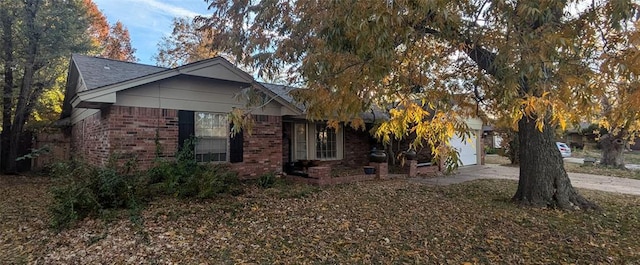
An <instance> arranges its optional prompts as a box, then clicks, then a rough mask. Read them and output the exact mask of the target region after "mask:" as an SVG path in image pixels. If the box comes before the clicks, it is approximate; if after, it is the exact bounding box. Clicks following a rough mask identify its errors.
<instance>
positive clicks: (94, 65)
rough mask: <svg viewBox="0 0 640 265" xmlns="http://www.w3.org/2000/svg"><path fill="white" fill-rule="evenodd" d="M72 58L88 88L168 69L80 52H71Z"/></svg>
mask: <svg viewBox="0 0 640 265" xmlns="http://www.w3.org/2000/svg"><path fill="white" fill-rule="evenodd" d="M72 58H73V61H74V62H75V63H76V66H77V68H78V71H79V72H80V75H82V79H83V80H84V82H85V85H86V86H87V89H88V90H91V89H95V88H99V87H103V86H107V85H112V84H116V83H120V82H123V81H127V80H131V79H134V78H138V77H142V76H146V75H150V74H154V73H158V72H162V71H166V70H168V68H163V67H157V66H152V65H145V64H139V63H130V62H123V61H117V60H112V59H107V58H100V57H92V56H86V55H80V54H73V55H72Z"/></svg>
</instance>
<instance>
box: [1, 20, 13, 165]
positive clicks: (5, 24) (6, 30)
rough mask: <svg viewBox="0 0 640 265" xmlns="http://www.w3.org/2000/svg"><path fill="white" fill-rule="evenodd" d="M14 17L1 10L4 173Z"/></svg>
mask: <svg viewBox="0 0 640 265" xmlns="http://www.w3.org/2000/svg"><path fill="white" fill-rule="evenodd" d="M12 18H13V15H12V14H9V12H8V11H7V9H5V8H2V9H1V10H0V19H1V22H2V48H3V49H2V55H3V56H2V59H3V64H2V65H3V66H4V71H3V73H4V84H3V87H2V133H1V134H0V146H1V149H0V168H1V169H2V170H3V171H4V170H5V169H6V168H7V166H8V163H9V160H8V157H9V144H10V139H11V138H10V136H11V108H12V107H13V66H14V64H15V62H14V61H13V39H12V38H13V20H12Z"/></svg>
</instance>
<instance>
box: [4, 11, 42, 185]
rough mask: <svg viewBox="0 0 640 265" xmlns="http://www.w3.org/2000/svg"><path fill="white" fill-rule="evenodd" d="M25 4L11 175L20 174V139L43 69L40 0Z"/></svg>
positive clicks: (12, 141) (11, 137)
mask: <svg viewBox="0 0 640 265" xmlns="http://www.w3.org/2000/svg"><path fill="white" fill-rule="evenodd" d="M25 4H26V5H25V17H24V22H25V27H26V30H27V31H28V32H27V33H28V34H27V36H28V37H27V46H26V60H25V62H24V72H23V75H22V82H21V84H20V93H19V94H18V100H17V103H16V109H15V113H14V115H13V122H12V123H11V131H10V137H9V138H10V139H9V153H8V156H7V166H6V168H5V172H6V173H10V174H11V173H16V172H18V167H17V166H18V163H17V161H16V159H17V158H18V149H19V148H18V147H19V145H20V137H21V135H22V133H23V131H24V125H25V123H26V122H27V119H28V117H29V115H30V114H31V110H30V106H32V104H31V103H30V102H29V101H30V100H31V98H32V97H31V96H32V93H34V92H33V83H34V77H35V74H36V71H38V69H40V68H41V67H42V66H41V65H40V64H39V63H37V62H36V59H37V57H38V44H39V43H38V42H39V41H40V34H41V32H40V31H39V30H38V28H37V26H36V21H35V20H36V17H37V15H38V11H39V8H40V4H41V3H40V1H38V0H31V1H27V2H26V3H25ZM3 148H4V147H3Z"/></svg>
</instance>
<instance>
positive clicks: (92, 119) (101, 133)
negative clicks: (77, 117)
mask: <svg viewBox="0 0 640 265" xmlns="http://www.w3.org/2000/svg"><path fill="white" fill-rule="evenodd" d="M102 114H103V113H102V111H99V112H97V113H95V114H93V115H91V116H89V117H86V118H84V119H83V120H82V121H80V122H78V123H76V124H74V125H73V128H72V130H71V150H72V155H71V156H72V157H74V158H76V159H80V160H82V161H85V162H87V163H89V164H92V165H100V166H101V165H105V164H106V163H107V160H108V158H109V148H110V146H109V139H108V127H107V125H108V123H107V120H106V117H104V116H105V115H102Z"/></svg>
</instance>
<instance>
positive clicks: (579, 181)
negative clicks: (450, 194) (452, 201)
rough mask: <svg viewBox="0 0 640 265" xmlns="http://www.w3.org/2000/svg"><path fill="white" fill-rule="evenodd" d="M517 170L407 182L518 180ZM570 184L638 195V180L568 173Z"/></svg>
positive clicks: (464, 171) (481, 170)
mask: <svg viewBox="0 0 640 265" xmlns="http://www.w3.org/2000/svg"><path fill="white" fill-rule="evenodd" d="M518 174H519V168H518V167H510V166H501V165H495V164H487V165H477V166H466V167H461V168H459V169H458V172H457V173H456V174H454V175H450V176H441V177H435V178H411V179H409V181H414V182H418V183H423V184H428V185H450V184H456V183H461V182H465V181H470V180H476V179H512V180H516V181H517V180H518ZM569 179H571V184H573V186H574V187H577V188H584V189H591V190H601V191H609V192H617V193H622V194H631V195H640V180H635V179H626V178H616V177H607V176H600V175H591V174H582V173H569Z"/></svg>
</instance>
